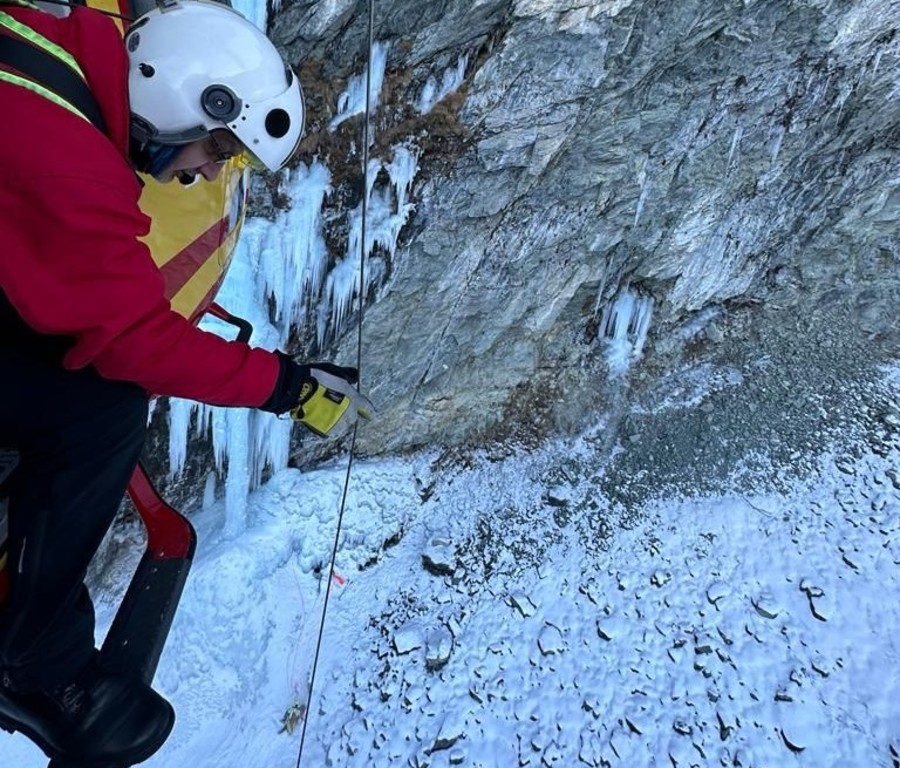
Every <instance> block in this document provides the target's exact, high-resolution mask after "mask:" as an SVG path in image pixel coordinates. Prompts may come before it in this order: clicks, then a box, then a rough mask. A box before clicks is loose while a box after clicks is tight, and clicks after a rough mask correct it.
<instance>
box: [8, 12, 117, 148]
mask: <svg viewBox="0 0 900 768" xmlns="http://www.w3.org/2000/svg"><path fill="white" fill-rule="evenodd" d="M0 13H2V12H0ZM3 16H4V17H6V18H7V19H11V18H12V17H9V16H7V14H3ZM4 22H5V19H0V64H6V65H7V66H9V67H12V69H14V70H16V72H17V73H20V74H21V75H24V76H25V77H26V78H28V79H30V80H31V81H32V82H33V83H34V84H35V85H37V86H39V88H32V90H36V91H37V92H38V93H41V95H44V96H47V97H48V98H50V99H51V101H57V100H58V99H59V100H61V101H62V102H63V103H62V106H65V107H74V108H75V110H77V112H79V113H80V114H81V115H82V116H83V117H84V118H86V119H87V120H89V121H90V122H91V123H93V124H94V125H95V126H96V127H97V128H98V129H99V130H100V131H101V132H102V133H104V134H105V133H106V123H105V122H104V120H103V115H102V113H101V112H100V107H99V106H98V105H97V100H96V99H95V98H94V94H93V93H91V89H90V88H89V87H88V84H87V83H86V82H85V80H84V77H83V75H82V74H81V72H80V69H79V68H78V67H77V64H75V65H74V68H73V64H74V60H72V63H69V61H67V60H66V57H68V54H66V53H65V52H64V51H62V49H60V48H58V46H55V45H54V44H52V43H50V41H49V40H46V38H44V37H43V36H41V35H38V33H36V32H34V31H33V30H31V28H30V27H25V25H19V24H16V27H15V28H13V29H11V28H10V26H9V25H8V24H6V23H4ZM21 27H25V29H24V30H22V29H21ZM28 32H30V33H31V34H27V33H28ZM44 43H46V44H47V45H48V46H50V49H49V50H48V49H47V48H46V47H45V45H44ZM57 50H58V51H60V53H57ZM68 58H70V57H68ZM13 78H15V79H13ZM21 79H22V78H16V77H15V75H12V77H11V78H10V80H11V81H13V82H16V81H18V80H21ZM18 84H20V85H24V86H25V87H29V85H28V84H27V83H24V82H20V83H18ZM41 88H42V89H43V91H42V90H41ZM44 91H49V94H48V93H45V92H44ZM54 95H55V96H56V97H57V98H56V99H54V98H52V97H53V96H54Z"/></svg>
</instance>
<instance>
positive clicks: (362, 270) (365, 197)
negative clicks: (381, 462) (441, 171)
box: [296, 0, 375, 768]
mask: <svg viewBox="0 0 900 768" xmlns="http://www.w3.org/2000/svg"><path fill="white" fill-rule="evenodd" d="M368 5H369V34H368V50H367V52H366V110H365V117H364V119H363V141H362V144H363V151H362V162H363V194H362V212H361V224H360V243H359V249H360V254H359V308H358V312H357V315H358V320H357V340H356V367H357V369H358V370H359V372H360V380H359V386H360V388H361V387H362V322H363V307H364V306H365V295H364V294H365V285H366V280H365V277H366V251H367V248H366V219H367V216H368V209H369V138H370V137H369V118H370V117H371V112H372V105H371V97H372V48H373V47H374V43H375V40H374V37H375V0H368ZM357 425H358V423H354V425H353V435H352V437H351V439H350V456H349V458H348V460H347V471H346V473H345V475H344V487H343V490H342V491H341V505H340V509H339V510H338V518H337V527H336V528H335V532H334V544H333V546H332V548H331V560H330V562H329V564H328V571H327V572H326V573H325V574H324V576H325V582H326V584H325V599H324V602H323V605H322V614H321V616H320V618H319V632H318V636H317V638H316V652H315V655H314V656H313V663H312V670H311V671H310V675H309V690H308V692H307V695H306V711H305V713H304V715H303V728H302V730H301V732H300V748H299V750H298V751H297V765H296V768H300V764H301V762H302V760H303V747H304V745H305V744H306V726H307V724H308V723H309V717H310V710H311V708H312V698H313V688H314V687H315V684H316V670H317V669H318V666H319V654H320V653H321V650H322V638H323V636H324V634H325V616H326V614H327V612H328V601H329V599H330V597H331V584H332V581H333V580H334V579H333V574H334V572H335V570H334V566H335V561H336V560H337V550H338V542H339V541H340V538H341V527H342V526H343V523H344V510H345V509H346V506H347V492H348V490H349V488H350V474H351V470H352V468H353V457H354V455H355V454H356V430H357Z"/></svg>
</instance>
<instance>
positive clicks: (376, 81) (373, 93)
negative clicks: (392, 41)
mask: <svg viewBox="0 0 900 768" xmlns="http://www.w3.org/2000/svg"><path fill="white" fill-rule="evenodd" d="M389 48H390V46H389V45H388V43H375V45H374V46H372V62H371V64H372V83H371V89H370V91H369V101H370V102H371V108H372V112H374V111H375V108H376V107H377V106H378V95H379V94H380V93H381V84H382V82H383V81H384V70H385V66H386V64H387V55H388V50H389ZM366 74H367V72H366V71H365V70H364V71H363V73H362V74H361V75H356V76H354V77H352V78H350V82H349V83H348V84H347V90H346V91H344V92H343V93H341V95H340V96H338V100H337V115H335V116H334V117H333V118H332V120H331V122H330V123H329V124H328V129H329V130H331V131H333V130H334V129H335V128H337V127H338V126H339V125H340V124H341V123H343V122H344V121H345V120H348V119H350V118H351V117H353V116H354V115H361V114H363V113H365V111H366Z"/></svg>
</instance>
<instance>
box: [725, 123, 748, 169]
mask: <svg viewBox="0 0 900 768" xmlns="http://www.w3.org/2000/svg"><path fill="white" fill-rule="evenodd" d="M743 136H744V127H743V126H742V125H739V126H737V127H736V128H735V129H734V137H733V138H732V139H731V150H730V151H729V153H728V166H727V167H728V168H731V161H732V160H734V155H735V153H736V152H737V150H738V147H739V146H740V145H741V139H742V138H743Z"/></svg>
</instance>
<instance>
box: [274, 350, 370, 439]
mask: <svg viewBox="0 0 900 768" xmlns="http://www.w3.org/2000/svg"><path fill="white" fill-rule="evenodd" d="M276 354H277V355H278V358H279V361H280V363H281V371H280V372H279V375H278V383H277V384H276V385H275V390H274V391H273V392H272V394H271V396H270V397H269V399H268V400H266V402H265V403H263V404H262V405H261V406H260V408H261V409H262V410H264V411H269V412H271V413H284V412H285V411H290V414H291V418H292V419H294V420H295V421H299V422H300V423H301V424H303V426H305V427H306V428H307V429H309V430H310V431H312V432H315V433H316V434H317V435H320V436H322V437H325V436H326V435H329V434H331V433H332V432H333V431H335V429H336V428H337V427H338V426H339V425H345V424H352V423H353V422H354V421H356V419H357V418H363V419H371V418H372V414H373V413H374V412H375V409H374V407H373V406H372V403H371V402H370V401H369V399H368V398H367V397H365V396H363V395H361V394H360V393H359V392H358V391H357V389H356V388H355V387H354V386H353V385H355V384H357V383H358V382H359V371H358V370H357V369H356V368H346V367H343V366H340V365H333V364H332V363H307V364H302V365H301V364H300V363H297V362H295V361H294V360H292V359H291V358H290V357H288V356H287V355H285V354H284V353H283V352H277V353H276Z"/></svg>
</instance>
